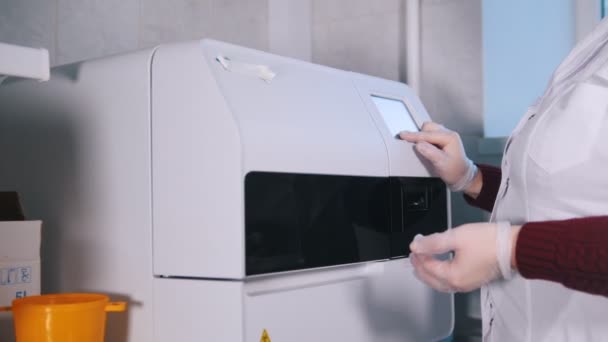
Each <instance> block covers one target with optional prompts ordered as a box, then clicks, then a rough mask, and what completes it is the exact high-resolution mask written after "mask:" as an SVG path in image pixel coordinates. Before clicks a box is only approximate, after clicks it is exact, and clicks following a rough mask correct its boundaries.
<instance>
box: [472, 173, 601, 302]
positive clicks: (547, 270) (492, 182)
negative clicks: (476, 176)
mask: <svg viewBox="0 0 608 342" xmlns="http://www.w3.org/2000/svg"><path fill="white" fill-rule="evenodd" d="M477 167H478V168H479V170H480V171H481V176H482V179H483V186H482V188H481V192H480V193H479V196H477V198H476V199H473V198H472V197H469V196H467V195H465V196H464V197H465V200H466V201H467V202H468V203H469V204H470V205H472V206H475V207H478V208H481V209H484V210H487V211H492V209H493V207H494V202H495V200H496V196H497V194H498V188H499V187H500V180H501V170H500V169H499V168H497V167H494V166H490V165H483V164H479V165H477ZM515 260H516V263H517V268H518V270H519V273H520V274H521V275H522V276H523V277H525V278H528V279H543V280H549V281H554V282H558V283H561V284H562V285H564V286H566V287H569V288H571V289H574V290H578V291H583V292H587V293H592V294H598V295H603V296H608V216H598V217H586V218H577V219H570V220H563V221H543V222H530V223H526V224H525V225H523V227H522V229H521V231H520V232H519V236H518V238H517V245H516V247H515Z"/></svg>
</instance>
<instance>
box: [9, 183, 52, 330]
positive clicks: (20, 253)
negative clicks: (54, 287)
mask: <svg viewBox="0 0 608 342" xmlns="http://www.w3.org/2000/svg"><path fill="white" fill-rule="evenodd" d="M41 228H42V222H41V221H26V220H25V216H24V215H23V209H22V207H21V203H20V202H19V196H18V195H17V193H16V192H0V306H10V305H11V302H12V301H13V299H15V298H21V297H25V296H32V295H38V294H40V242H41V233H42V231H41ZM10 335H12V318H11V315H10V313H3V314H2V315H0V341H12V339H8V338H7V336H10Z"/></svg>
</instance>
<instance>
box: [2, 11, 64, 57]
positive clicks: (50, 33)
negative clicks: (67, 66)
mask: <svg viewBox="0 0 608 342" xmlns="http://www.w3.org/2000/svg"><path fill="white" fill-rule="evenodd" d="M55 8H56V7H55V0H52V1H49V0H16V1H13V0H0V42H5V43H11V44H20V45H26V46H33V47H45V48H47V49H48V50H49V52H50V53H51V55H54V52H55V27H56V22H57V19H56V11H55Z"/></svg>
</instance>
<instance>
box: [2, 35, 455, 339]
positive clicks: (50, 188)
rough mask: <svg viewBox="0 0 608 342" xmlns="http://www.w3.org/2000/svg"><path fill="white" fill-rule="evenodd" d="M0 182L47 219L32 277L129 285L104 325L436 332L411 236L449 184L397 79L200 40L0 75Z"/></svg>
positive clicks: (443, 300)
mask: <svg viewBox="0 0 608 342" xmlns="http://www.w3.org/2000/svg"><path fill="white" fill-rule="evenodd" d="M0 104H1V106H0V108H2V111H1V113H0V156H2V164H3V166H2V168H0V189H6V190H9V189H10V190H17V191H19V192H20V193H21V196H22V198H23V199H24V201H25V202H26V203H25V207H26V208H28V209H29V210H28V215H29V217H32V218H36V219H42V220H43V221H44V225H43V254H42V255H43V261H42V262H43V272H42V281H43V291H44V292H46V293H49V292H68V291H87V292H89V291H90V292H102V293H107V294H109V295H110V296H111V297H112V298H113V299H116V300H128V301H129V302H130V309H129V312H128V314H126V315H112V317H110V318H109V319H110V321H109V323H108V327H107V338H106V340H107V341H112V342H126V341H134V342H167V341H184V342H189V341H192V342H194V341H225V342H235V341H245V342H258V341H273V342H286V341H287V342H304V341H306V342H308V341H349V342H369V341H374V342H393V341H394V342H397V341H399V342H403V341H438V340H441V339H443V338H445V337H447V336H449V335H450V334H451V331H452V327H453V321H454V312H453V311H454V310H453V297H452V295H450V294H442V293H438V292H435V291H433V290H431V289H429V288H428V287H426V286H425V285H424V284H422V283H421V282H419V281H418V280H417V279H416V278H415V277H414V274H413V271H412V267H411V265H410V263H409V260H408V259H407V255H408V254H409V250H408V244H409V242H410V241H411V240H412V238H413V237H414V236H415V235H416V234H418V233H421V234H430V233H432V232H437V231H443V230H445V229H447V228H449V226H450V222H449V217H450V212H449V211H450V207H449V193H448V191H447V190H446V187H445V185H444V184H443V183H442V182H441V181H440V180H439V179H437V178H433V177H431V176H430V175H429V172H428V171H427V169H426V168H425V166H424V165H423V163H422V162H421V161H420V159H419V157H418V156H417V155H416V153H415V151H414V150H413V146H412V144H410V143H407V142H404V141H401V140H398V139H396V138H395V135H396V134H397V132H399V131H400V130H404V129H408V130H416V129H418V127H420V125H421V124H422V123H423V122H424V121H426V120H429V116H428V114H427V112H426V111H425V109H424V107H423V105H422V104H421V102H420V100H419V99H418V97H417V96H416V95H415V94H414V93H413V92H412V91H411V90H410V89H409V88H408V87H407V86H406V85H404V84H401V83H398V82H393V81H388V80H383V79H379V78H374V77H370V76H366V75H361V74H356V73H352V72H346V71H341V70H336V69H332V68H328V67H324V66H319V65H314V64H310V63H306V62H302V61H298V60H294V59H289V58H284V57H279V56H276V55H272V54H269V53H265V52H260V51H255V50H251V49H247V48H243V47H238V46H234V45H230V44H226V43H221V42H217V41H211V40H203V41H192V42H186V43H180V44H169V45H161V46H159V47H156V48H154V49H149V50H144V51H139V52H134V53H129V54H124V55H117V56H112V57H107V58H102V59H97V60H91V61H85V62H80V63H75V64H71V65H66V66H62V67H58V68H54V69H53V71H52V74H51V80H50V81H49V82H46V83H38V82H35V81H17V80H11V79H7V80H6V81H5V82H4V84H3V85H2V86H0Z"/></svg>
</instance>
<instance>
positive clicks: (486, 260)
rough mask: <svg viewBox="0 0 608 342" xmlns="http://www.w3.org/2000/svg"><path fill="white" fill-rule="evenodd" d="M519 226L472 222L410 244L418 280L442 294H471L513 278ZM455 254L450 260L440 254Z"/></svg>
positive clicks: (420, 238)
mask: <svg viewBox="0 0 608 342" xmlns="http://www.w3.org/2000/svg"><path fill="white" fill-rule="evenodd" d="M519 229H520V227H519V226H511V225H510V224H509V223H508V222H500V223H473V224H466V225H463V226H460V227H458V228H454V229H451V230H448V231H446V232H444V233H438V234H432V235H429V236H427V237H422V236H421V235H419V236H416V238H414V241H413V242H412V243H411V244H410V249H411V251H412V254H410V261H411V262H412V265H413V266H414V272H415V275H416V277H417V278H418V279H420V280H421V281H423V282H424V283H426V284H427V285H429V286H430V287H432V288H434V289H436V290H438V291H442V292H468V291H471V290H474V289H477V288H479V287H481V285H484V284H487V283H489V282H491V281H492V280H495V279H497V278H499V277H502V278H505V279H509V278H510V277H511V274H512V271H511V257H512V253H513V249H514V245H515V243H514V240H516V239H517V233H518V232H519ZM448 252H454V257H453V258H452V259H449V260H439V259H437V258H436V257H435V255H438V254H444V253H448Z"/></svg>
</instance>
